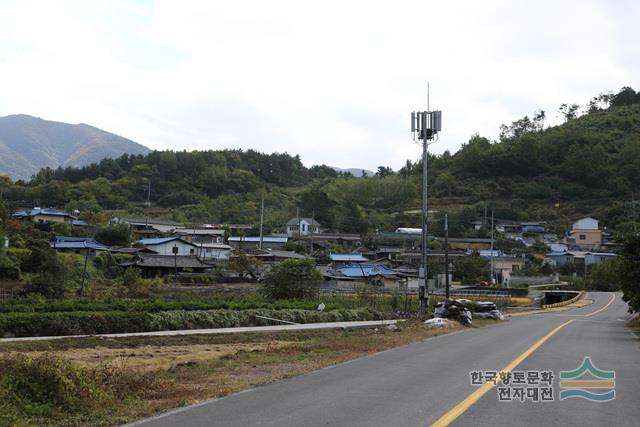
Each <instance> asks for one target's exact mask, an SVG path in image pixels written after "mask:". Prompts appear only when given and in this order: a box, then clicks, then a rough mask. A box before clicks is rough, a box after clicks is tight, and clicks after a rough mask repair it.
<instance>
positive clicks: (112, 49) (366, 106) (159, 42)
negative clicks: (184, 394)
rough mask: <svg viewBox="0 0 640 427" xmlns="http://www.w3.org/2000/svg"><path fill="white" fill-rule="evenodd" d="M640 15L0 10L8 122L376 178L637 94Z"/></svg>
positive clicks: (456, 4) (518, 4)
mask: <svg viewBox="0 0 640 427" xmlns="http://www.w3.org/2000/svg"><path fill="white" fill-rule="evenodd" d="M638 22H640V2H637V1H634V0H616V1H607V0H603V1H597V0H580V1H571V0H566V1H559V0H555V1H546V0H538V1H535V2H532V1H520V0H508V1H497V0H493V1H492V0H487V1H477V0H476V1H442V0H439V1H425V0H422V1H403V0H397V1H393V2H391V1H371V0H369V1H355V0H354V1H347V0H342V1H331V0H325V1H322V2H318V1H315V2H310V1H303V0H297V1H278V0H270V1H259V0H255V1H254V0H244V1H242V0H238V1H229V0H225V1H216V0H207V1H195V0H181V1H178V0H173V1H163V0H157V1H152V0H144V1H134V0H129V1H125V0H122V1H120V0H110V1H107V0H102V1H94V0H78V1H65V0H56V1H47V0H42V1H30V0H18V1H12V0H0V116H4V115H9V114H30V115H33V116H38V117H42V118H45V119H48V120H56V121H63V122H68V123H88V124H91V125H93V126H96V127H99V128H101V129H104V130H106V131H109V132H113V133H116V134H119V135H121V136H124V137H127V138H129V139H132V140H134V141H136V142H139V143H141V144H143V145H146V146H148V147H150V148H152V149H158V150H164V149H172V150H206V149H222V148H242V149H249V148H252V149H255V150H259V151H263V152H287V153H289V154H292V155H295V154H299V155H300V156H301V158H302V161H303V162H304V163H305V164H306V165H307V166H310V165H313V164H328V165H331V166H337V167H344V168H347V167H355V168H366V169H372V170H375V169H376V168H377V166H380V165H384V166H391V167H392V168H394V169H398V168H400V167H401V166H402V165H403V164H404V163H405V161H406V160H407V159H412V160H415V159H417V158H419V156H420V150H421V149H420V146H418V145H417V144H415V143H414V142H413V141H412V140H411V135H410V132H409V130H410V129H409V126H410V121H409V115H410V112H411V111H412V110H424V109H426V108H427V105H426V103H427V83H429V85H430V107H431V109H432V110H435V109H438V110H442V111H443V124H442V127H443V129H442V132H441V135H440V138H439V140H438V141H437V142H436V143H435V144H433V145H432V146H431V147H430V150H432V151H434V152H436V153H442V152H444V151H445V150H450V151H451V152H455V151H456V150H457V149H459V148H460V146H461V145H462V144H463V143H465V142H466V141H468V140H469V137H470V136H471V135H473V134H476V133H479V134H480V135H483V136H486V137H489V138H490V139H495V138H497V136H498V134H499V126H500V125H501V124H503V123H510V122H512V121H514V120H516V119H518V118H521V117H522V116H524V115H531V114H532V113H533V112H534V111H535V110H537V109H542V110H545V111H546V112H547V123H548V124H551V125H552V124H555V123H559V122H560V121H561V118H560V117H559V114H558V112H557V111H558V107H559V106H560V105H561V104H562V103H578V104H581V105H585V104H586V103H587V102H588V100H589V99H590V98H592V97H593V96H596V95H598V94H599V93H601V92H605V91H609V90H613V91H617V90H619V89H620V88H621V87H622V86H625V85H629V86H632V87H634V88H635V89H640V44H639V43H638V40H640V25H638Z"/></svg>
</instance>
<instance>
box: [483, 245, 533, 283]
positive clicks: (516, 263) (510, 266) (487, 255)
mask: <svg viewBox="0 0 640 427" xmlns="http://www.w3.org/2000/svg"><path fill="white" fill-rule="evenodd" d="M479 254H480V256H481V257H483V258H484V259H486V260H488V261H489V262H493V271H494V272H495V275H496V281H497V283H498V284H499V285H503V286H509V283H510V282H511V276H515V275H517V273H518V272H520V271H521V270H522V269H523V268H524V266H525V264H526V258H524V257H518V256H515V255H507V254H504V253H502V252H500V251H493V256H491V255H492V252H491V251H480V252H479Z"/></svg>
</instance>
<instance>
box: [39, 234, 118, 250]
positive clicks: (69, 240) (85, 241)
mask: <svg viewBox="0 0 640 427" xmlns="http://www.w3.org/2000/svg"><path fill="white" fill-rule="evenodd" d="M49 246H51V247H52V248H54V249H93V250H95V251H108V250H109V249H111V248H110V247H109V246H107V245H103V244H102V243H100V242H97V241H96V240H95V239H92V238H89V237H65V236H56V237H54V238H52V239H50V240H49Z"/></svg>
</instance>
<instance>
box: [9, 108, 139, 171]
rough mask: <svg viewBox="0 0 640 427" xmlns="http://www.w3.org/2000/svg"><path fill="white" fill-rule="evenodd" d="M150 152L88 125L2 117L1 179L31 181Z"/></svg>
mask: <svg viewBox="0 0 640 427" xmlns="http://www.w3.org/2000/svg"><path fill="white" fill-rule="evenodd" d="M150 151H151V150H149V149H148V148H147V147H145V146H143V145H140V144H137V143H135V142H133V141H130V140H128V139H126V138H123V137H121V136H118V135H114V134H112V133H109V132H105V131H103V130H100V129H98V128H95V127H93V126H89V125H86V124H77V125H72V124H68V123H61V122H53V121H49V120H44V119H41V118H37V117H32V116H28V115H24V114H20V115H11V116H6V117H0V175H8V176H10V177H12V178H13V179H25V180H26V179H29V178H30V177H31V176H32V175H33V174H35V173H36V172H38V170H40V169H42V168H45V167H51V168H57V167H58V166H78V167H79V166H84V165H88V164H91V163H97V162H99V161H100V160H102V159H105V158H117V157H120V156H121V155H122V154H125V153H127V154H147V153H149V152H150Z"/></svg>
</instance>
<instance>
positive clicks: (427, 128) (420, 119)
mask: <svg viewBox="0 0 640 427" xmlns="http://www.w3.org/2000/svg"><path fill="white" fill-rule="evenodd" d="M427 88H428V86H427ZM441 129H442V111H429V95H428V89H427V111H413V112H412V113H411V136H412V138H413V141H414V142H416V143H421V144H422V257H421V265H422V266H421V268H420V269H419V272H418V298H419V299H420V316H424V314H425V310H426V307H427V306H428V304H429V292H428V291H429V290H428V287H427V250H428V244H429V238H428V234H427V213H428V210H427V185H428V180H427V159H428V146H429V145H430V144H433V143H434V142H436V141H437V136H438V133H439V132H440V130H441Z"/></svg>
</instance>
